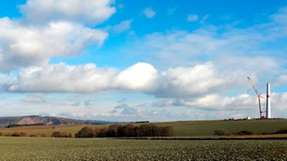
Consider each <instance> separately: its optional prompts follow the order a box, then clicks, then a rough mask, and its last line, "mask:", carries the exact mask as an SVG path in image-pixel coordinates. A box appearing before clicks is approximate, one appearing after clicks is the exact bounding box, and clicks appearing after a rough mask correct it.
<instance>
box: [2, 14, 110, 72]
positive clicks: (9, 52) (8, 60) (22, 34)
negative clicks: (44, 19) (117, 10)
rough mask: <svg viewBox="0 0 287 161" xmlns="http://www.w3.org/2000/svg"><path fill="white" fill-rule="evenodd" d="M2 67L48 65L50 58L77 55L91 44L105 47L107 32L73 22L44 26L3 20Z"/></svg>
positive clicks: (4, 68)
mask: <svg viewBox="0 0 287 161" xmlns="http://www.w3.org/2000/svg"><path fill="white" fill-rule="evenodd" d="M0 33H1V34H0V43H1V46H0V68H1V69H2V70H10V69H14V68H17V67H21V66H28V65H39V64H43V63H47V62H48V60H49V58H50V57H53V56H64V55H73V54H78V53H79V52H80V51H81V50H82V49H84V48H85V47H86V46H88V45H89V44H98V45H100V44H102V43H103V41H104V40H105V39H106V37H107V35H108V34H107V33H106V32H104V31H100V30H97V29H91V28H86V27H84V26H82V25H79V24H74V23H70V22H51V23H49V24H48V25H44V26H34V25H31V26H30V25H28V26H27V25H23V24H21V23H18V22H15V21H12V20H10V19H9V18H2V19H0Z"/></svg>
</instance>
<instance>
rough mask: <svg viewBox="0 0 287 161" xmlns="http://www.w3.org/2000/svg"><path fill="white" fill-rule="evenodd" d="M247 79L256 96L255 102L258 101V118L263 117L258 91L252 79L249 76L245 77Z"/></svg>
mask: <svg viewBox="0 0 287 161" xmlns="http://www.w3.org/2000/svg"><path fill="white" fill-rule="evenodd" d="M247 79H248V81H249V82H250V84H251V87H252V89H253V91H254V92H255V94H256V97H257V102H258V108H259V114H260V118H261V119H262V118H265V117H264V111H263V110H262V105H261V97H262V96H261V94H260V93H259V91H258V90H257V88H256V86H255V83H254V82H253V81H252V79H251V78H250V77H247Z"/></svg>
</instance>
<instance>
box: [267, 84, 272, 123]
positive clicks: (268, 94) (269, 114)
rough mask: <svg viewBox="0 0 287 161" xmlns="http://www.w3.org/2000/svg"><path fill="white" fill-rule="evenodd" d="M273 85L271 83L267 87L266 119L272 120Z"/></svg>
mask: <svg viewBox="0 0 287 161" xmlns="http://www.w3.org/2000/svg"><path fill="white" fill-rule="evenodd" d="M270 96H271V85H270V83H267V86H266V118H267V119H270V118H272V116H271V98H270Z"/></svg>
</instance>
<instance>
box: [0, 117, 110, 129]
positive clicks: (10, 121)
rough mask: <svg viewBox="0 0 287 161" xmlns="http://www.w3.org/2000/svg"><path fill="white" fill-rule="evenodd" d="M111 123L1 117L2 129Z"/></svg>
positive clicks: (59, 118) (53, 118)
mask: <svg viewBox="0 0 287 161" xmlns="http://www.w3.org/2000/svg"><path fill="white" fill-rule="evenodd" d="M110 123H112V122H108V121H99V120H77V119H69V118H62V117H50V116H19V117H0V127H15V126H33V125H77V124H92V125H102V124H110Z"/></svg>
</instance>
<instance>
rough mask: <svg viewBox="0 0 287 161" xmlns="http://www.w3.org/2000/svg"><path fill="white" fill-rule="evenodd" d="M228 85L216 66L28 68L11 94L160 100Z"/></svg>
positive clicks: (13, 86)
mask: <svg viewBox="0 0 287 161" xmlns="http://www.w3.org/2000/svg"><path fill="white" fill-rule="evenodd" d="M224 83H225V81H224V80H223V79H222V78H221V77H219V75H218V74H217V72H216V71H215V69H214V68H213V65H212V64H211V63H208V64H200V65H195V66H192V67H185V68H184V67H178V68H171V69H169V70H167V71H162V72H159V71H158V70H157V69H155V68H154V67H153V66H152V65H150V64H147V63H137V64H135V65H132V66H130V67H128V68H126V69H124V70H122V71H117V70H114V69H105V68H97V67H96V66H95V65H94V64H87V65H78V66H72V65H65V64H55V65H44V66H38V67H37V66H35V67H29V68H25V69H23V70H22V71H20V73H19V76H18V78H17V80H16V82H14V83H13V84H12V85H10V87H9V90H10V91H18V92H19V91H22V92H99V91H104V90H127V91H134V92H142V93H146V94H151V95H155V96H158V97H168V98H174V97H176V98H186V97H191V96H192V97H201V96H204V95H206V94H209V93H214V92H215V91H217V90H218V89H219V88H220V87H221V86H222V85H223V84H224Z"/></svg>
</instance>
